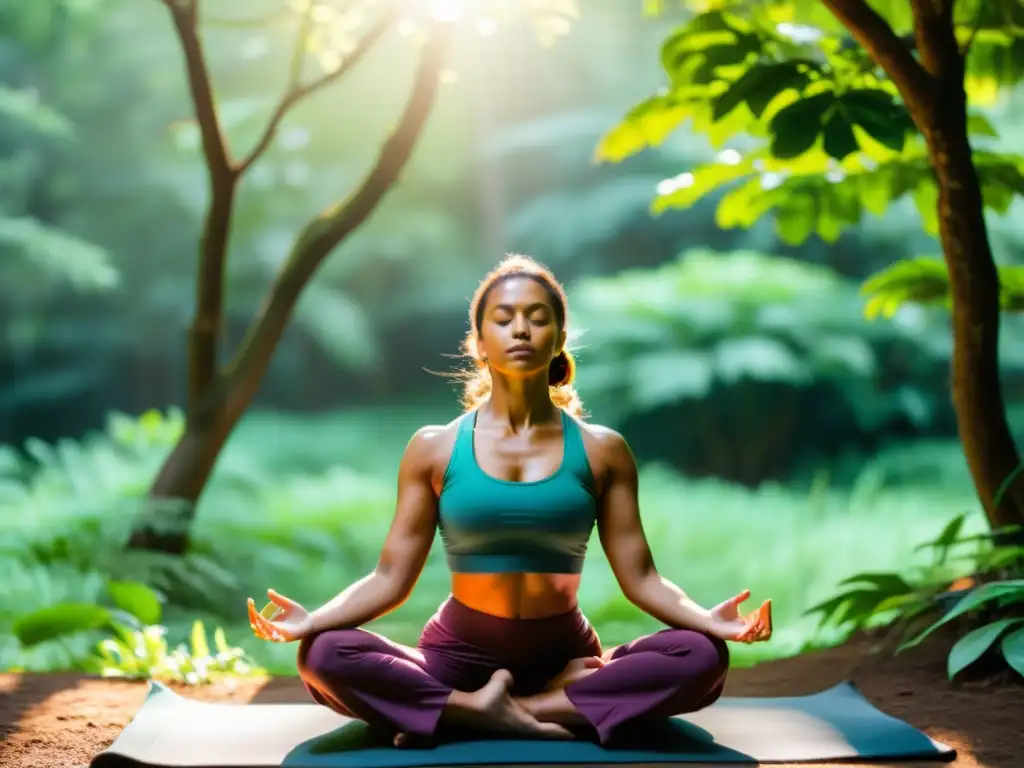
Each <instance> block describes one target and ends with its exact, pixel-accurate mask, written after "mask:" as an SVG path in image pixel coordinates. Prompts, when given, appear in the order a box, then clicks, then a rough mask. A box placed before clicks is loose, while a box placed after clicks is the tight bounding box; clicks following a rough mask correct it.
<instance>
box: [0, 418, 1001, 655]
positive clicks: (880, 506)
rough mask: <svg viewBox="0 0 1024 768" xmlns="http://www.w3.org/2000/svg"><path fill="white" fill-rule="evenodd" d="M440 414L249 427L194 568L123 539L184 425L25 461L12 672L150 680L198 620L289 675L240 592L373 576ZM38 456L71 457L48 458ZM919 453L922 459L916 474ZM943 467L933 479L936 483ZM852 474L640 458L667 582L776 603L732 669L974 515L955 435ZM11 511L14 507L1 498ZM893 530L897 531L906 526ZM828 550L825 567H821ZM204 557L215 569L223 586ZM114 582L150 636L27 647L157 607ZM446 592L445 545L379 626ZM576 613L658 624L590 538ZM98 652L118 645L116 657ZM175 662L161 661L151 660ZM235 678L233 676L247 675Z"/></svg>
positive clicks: (121, 434)
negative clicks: (709, 473) (742, 473)
mask: <svg viewBox="0 0 1024 768" xmlns="http://www.w3.org/2000/svg"><path fill="white" fill-rule="evenodd" d="M445 410H448V409H446V408H440V407H438V410H437V412H431V411H429V410H428V409H421V410H419V411H414V410H413V409H409V410H408V411H407V412H406V411H403V410H398V409H396V410H394V411H392V410H387V411H381V410H369V411H352V412H341V413H335V414H320V415H318V416H317V417H316V418H314V419H306V418H300V417H294V418H289V417H285V416H282V415H281V414H273V413H253V414H250V415H249V416H247V418H246V420H244V421H243V423H242V424H241V425H240V427H239V430H238V432H237V433H236V434H235V435H234V436H233V438H232V441H231V442H230V443H229V445H228V447H227V448H226V449H225V451H224V454H223V455H222V457H221V461H220V462H219V463H218V468H217V471H216V473H215V475H214V478H213V480H212V482H211V483H210V485H209V487H208V489H207V494H208V496H207V499H208V507H207V514H206V515H205V516H204V517H203V518H201V519H200V521H199V524H198V525H197V529H196V539H195V550H196V551H195V552H193V553H192V554H190V555H189V558H187V559H186V560H185V564H184V566H183V567H182V571H184V573H179V572H178V571H171V570H170V569H168V568H167V567H166V566H165V564H164V562H163V561H162V560H160V559H156V560H151V559H149V558H148V557H141V556H136V555H135V554H134V553H131V552H128V553H125V552H123V550H122V544H123V538H122V537H123V535H124V531H125V530H126V529H127V527H128V526H129V525H130V523H131V518H132V515H133V514H134V513H135V508H134V507H133V506H132V505H131V504H128V505H127V508H125V503H124V500H123V496H124V495H125V494H131V492H132V490H131V489H132V488H133V487H134V479H135V478H137V477H144V476H145V475H146V474H147V473H148V472H149V471H151V465H152V463H153V462H155V461H159V458H160V456H161V455H162V453H163V451H164V450H166V449H167V444H168V443H170V442H171V441H172V439H173V435H174V430H175V429H177V421H176V418H175V417H167V416H164V417H163V418H157V417H156V416H154V415H152V414H148V415H146V416H145V417H144V418H141V419H129V418H127V417H125V416H119V417H116V418H112V419H111V420H110V423H109V426H108V429H107V430H106V431H105V432H104V433H102V434H98V435H94V436H92V437H91V438H90V439H88V440H86V441H83V442H80V443H71V442H66V443H61V444H60V447H59V448H58V447H57V446H45V448H44V447H42V446H41V445H36V446H35V447H34V448H33V452H34V454H36V455H38V456H40V457H43V458H42V459H41V460H40V459H33V460H31V461H25V460H19V461H17V462H16V463H14V464H13V465H12V468H11V469H10V471H9V472H8V473H7V474H6V475H5V481H4V483H3V484H2V485H3V493H4V495H3V497H2V498H3V501H2V502H0V523H2V530H0V545H2V546H0V579H2V580H3V583H4V585H5V590H4V595H3V597H2V598H0V659H2V660H3V665H4V666H5V668H20V669H26V670H33V671H42V670H52V669H73V668H79V669H80V668H83V667H88V666H89V665H90V664H93V663H96V664H99V663H100V661H102V654H101V656H100V657H99V658H100V661H96V658H97V657H96V653H97V649H99V648H100V647H101V646H100V645H99V644H100V643H101V642H102V641H103V640H108V639H113V640H114V641H119V642H121V643H122V644H127V645H126V646H122V653H127V652H126V651H125V648H126V647H127V648H132V649H134V648H135V647H143V648H145V647H150V648H157V649H158V651H159V648H160V647H161V646H160V645H159V641H160V640H162V641H163V642H165V643H166V647H167V651H166V653H164V652H163V651H159V652H157V651H146V652H145V653H148V654H150V656H149V657H150V658H151V660H152V663H151V662H146V666H147V668H148V669H150V670H151V671H150V673H151V674H157V673H156V672H153V670H154V669H164V667H168V668H169V667H170V666H171V665H172V661H171V658H177V657H175V654H174V651H173V650H172V649H175V648H177V647H178V646H179V645H181V644H185V645H186V646H187V647H188V649H189V653H190V654H191V656H192V657H193V658H201V657H203V656H204V655H205V654H203V653H202V652H201V648H200V650H198V651H197V650H196V649H195V647H193V646H194V643H193V639H192V631H193V628H194V625H195V622H196V620H197V619H199V620H200V621H202V623H203V624H204V626H207V627H213V626H221V627H224V629H225V631H226V634H227V636H228V637H230V638H231V639H232V641H233V644H237V646H238V648H239V649H241V651H242V652H244V653H245V655H246V659H247V660H246V661H245V663H247V664H249V663H251V665H252V666H253V667H254V668H255V667H259V668H260V669H265V670H268V671H269V672H271V673H273V674H294V673H295V648H294V646H291V645H282V644H273V643H266V642H263V641H260V640H258V639H257V638H255V637H253V636H252V633H251V632H250V630H249V626H248V619H247V617H246V613H245V598H246V597H247V596H252V597H255V598H256V599H257V602H259V601H260V598H261V596H262V595H263V594H264V591H265V590H266V589H267V588H268V587H273V588H275V589H277V590H279V591H280V592H282V593H284V594H286V595H288V596H290V597H293V598H295V599H298V600H300V601H301V602H303V603H304V604H306V605H310V606H316V605H319V604H321V603H323V602H324V601H326V600H328V599H330V598H331V597H333V596H334V595H335V594H337V593H338V592H339V591H341V590H342V589H344V588H345V587H346V586H348V585H349V584H351V583H352V582H353V581H355V580H356V579H358V578H360V577H362V576H364V575H365V574H366V573H367V572H369V570H370V569H372V568H373V565H374V563H375V561H376V557H377V554H378V552H379V549H380V546H381V544H382V542H383V541H384V537H385V535H386V532H387V528H388V525H389V524H390V522H391V516H392V513H393V509H394V474H395V472H396V471H397V468H398V461H399V457H400V455H401V451H402V447H403V446H404V444H405V442H406V441H407V440H408V436H409V434H411V432H412V431H413V430H414V429H415V428H416V426H418V425H421V424H423V423H428V422H437V421H440V420H441V418H440V417H442V416H443V414H442V413H441V412H442V411H445ZM46 448H49V449H50V451H51V452H52V453H53V454H60V455H63V456H65V457H75V458H71V459H65V460H64V461H62V462H58V461H57V459H56V458H53V457H50V458H49V459H47V458H46V457H47V455H48V454H47V453H46V450H45V449H46ZM4 455H5V456H8V457H10V456H11V455H12V454H11V453H9V452H8V453H5V454H4ZM915 459H916V460H918V461H920V462H921V467H919V468H916V469H915V467H914V466H913V460H915ZM352 467H355V468H357V469H353V468H352ZM937 467H940V468H941V482H937V481H936V479H935V477H934V474H935V472H936V471H937V470H936V468H937ZM15 468H17V471H15ZM859 471H860V474H859V475H858V476H857V478H856V481H855V482H854V483H852V484H850V485H842V486H841V485H838V484H835V485H830V484H829V482H828V480H827V478H824V477H817V478H815V480H814V482H813V483H812V484H811V485H810V486H808V484H806V483H800V484H793V485H777V484H771V483H768V484H764V485H763V486H761V487H760V488H759V489H757V490H751V489H746V488H742V487H737V486H735V485H732V484H729V483H724V482H722V481H719V480H693V479H686V478H683V477H681V476H680V475H678V474H677V473H675V472H673V471H671V470H670V469H667V468H666V467H663V466H657V465H652V464H649V463H646V462H645V463H644V465H643V466H642V470H641V476H642V479H641V508H642V510H643V515H644V526H645V529H646V530H647V532H648V535H649V537H650V539H651V543H652V547H653V549H654V555H655V558H656V560H657V562H658V564H659V568H660V570H661V571H662V572H663V573H664V574H665V575H666V577H667V578H670V579H672V580H673V581H676V582H677V583H679V584H681V585H683V586H684V587H685V588H686V589H687V592H688V593H690V594H691V595H693V596H694V598H695V599H697V600H699V601H701V602H703V603H712V602H713V601H718V600H722V599H724V598H725V597H728V596H729V595H730V594H733V593H734V592H735V591H737V590H738V589H742V588H743V587H744V586H750V587H751V589H753V591H754V599H755V600H757V599H761V598H765V597H772V598H774V599H775V603H776V617H775V618H776V635H775V637H774V638H773V640H772V642H771V643H769V644H766V645H757V646H750V647H741V648H737V649H736V651H735V654H734V658H735V663H736V664H738V665H749V664H752V663H755V662H756V661H758V660H760V659H763V658H769V657H778V656H786V655H792V654H795V653H798V652H799V651H800V649H801V648H803V647H805V646H806V645H807V644H808V642H810V641H813V642H814V643H815V644H818V645H821V644H826V645H827V644H829V643H832V642H837V641H839V640H841V639H842V637H843V636H844V635H843V634H842V633H841V632H838V631H836V630H835V629H833V628H830V627H826V628H823V629H821V630H819V629H817V627H816V622H813V621H811V620H809V619H805V618H801V612H802V611H803V610H804V609H805V608H806V607H807V606H810V605H813V604H814V603H816V602H819V601H821V600H822V599H824V597H826V596H827V595H826V592H825V591H826V590H827V589H828V587H829V585H830V584H833V583H835V582H836V581H839V580H841V579H842V578H844V577H846V576H848V575H850V574H852V573H856V572H857V571H859V570H863V569H864V568H865V567H872V568H874V569H876V570H877V571H880V572H881V571H885V570H887V569H902V568H904V567H907V566H908V564H911V565H912V564H913V562H914V560H915V559H917V558H918V557H919V554H917V553H912V554H911V557H910V558H909V559H908V556H907V553H908V552H910V551H911V549H912V546H913V542H914V541H916V540H920V539H923V538H926V537H932V536H934V535H935V534H936V533H937V531H936V530H935V528H936V519H946V517H947V516H951V515H952V514H953V513H954V512H955V511H958V510H960V509H963V508H965V507H966V506H968V505H970V504H972V499H973V494H972V491H971V485H970V479H969V477H968V475H967V472H966V469H965V468H964V467H963V459H962V456H961V455H960V453H959V450H958V448H957V446H956V444H955V442H953V441H950V442H948V443H944V444H942V445H939V446H936V447H935V448H934V449H933V450H930V451H926V450H924V449H923V448H917V449H915V451H914V452H913V455H912V456H907V455H903V454H891V455H890V454H889V453H886V452H881V453H879V454H878V455H876V456H875V457H874V460H873V463H872V464H871V465H870V466H869V467H867V468H862V469H860V470H859ZM918 471H920V472H921V473H922V474H921V475H920V476H919V475H918V474H917V473H918ZM808 488H809V490H808ZM19 489H20V490H19ZM16 498H21V499H22V501H21V502H19V503H17V504H9V503H8V502H9V500H14V499H16ZM681 499H684V500H685V504H684V505H683V506H682V507H681V506H680V500H681ZM712 511H713V514H712ZM709 515H710V516H709ZM894 520H898V521H900V523H899V525H898V526H896V527H895V528H894V526H893V521H894ZM983 528H984V519H983V518H982V517H981V516H980V515H977V514H976V515H974V516H972V517H971V518H970V519H969V520H968V522H967V523H966V524H965V529H970V530H972V531H973V530H981V529H983ZM882 531H884V532H886V534H885V535H884V536H882V535H881V534H880V532H882ZM767 538H771V539H772V540H773V541H775V542H777V543H776V545H775V546H774V547H773V549H772V552H771V554H770V556H768V557H766V558H749V557H746V556H745V555H743V554H742V553H745V552H749V551H752V550H753V549H755V548H756V547H757V546H758V545H759V544H760V543H761V542H763V541H764V540H766V539H767ZM822 551H828V552H829V553H830V554H829V557H828V558H826V559H825V560H823V559H822V556H821V553H822ZM108 553H110V554H108ZM114 554H118V555H128V556H129V558H128V559H127V560H122V559H120V557H114V556H113V555H114ZM196 562H206V563H208V564H209V565H210V567H211V568H213V567H215V568H217V569H218V572H219V573H221V575H222V576H224V577H227V579H228V582H222V581H221V580H219V579H218V578H216V577H215V576H214V575H212V574H208V573H206V572H204V571H203V570H201V569H200V568H199V567H197V566H195V565H194V563H196ZM186 577H187V578H188V579H189V580H190V581H189V582H186V581H185V579H186ZM120 581H135V582H140V583H144V584H146V585H147V586H148V587H149V589H150V590H152V591H153V592H155V593H158V594H160V595H162V596H163V598H165V602H164V603H163V605H162V608H163V613H162V615H161V617H160V620H159V622H158V623H157V624H147V623H143V622H138V625H136V624H134V623H131V622H130V621H129V620H128V619H126V618H124V617H122V623H123V624H124V625H125V626H126V627H128V629H129V631H128V634H127V635H125V634H122V633H114V634H113V635H111V633H110V631H109V630H105V629H97V630H92V631H79V632H73V633H71V634H64V635H61V636H60V637H56V638H54V639H51V640H45V641H41V642H39V643H37V644H36V645H33V646H31V647H25V646H23V645H22V644H21V642H20V641H19V640H17V638H16V636H15V634H14V623H15V621H16V620H17V619H18V618H20V617H23V616H25V615H26V614H29V613H32V612H35V611H39V610H41V609H45V608H47V607H50V606H53V605H57V604H62V603H64V604H66V603H74V604H86V605H92V606H102V607H103V608H105V609H107V610H110V611H113V610H119V607H118V604H117V603H115V602H114V600H113V594H118V595H119V599H120V600H121V601H122V603H121V604H122V605H129V604H130V605H133V606H134V608H131V609H130V610H133V611H136V612H138V613H142V614H145V612H146V611H147V610H148V609H147V608H146V607H145V606H146V604H147V603H149V604H150V606H152V603H151V601H149V600H147V599H146V598H137V597H136V596H137V595H142V594H143V592H142V590H141V589H139V588H136V587H124V588H122V587H115V588H114V591H113V592H111V590H110V584H111V582H120ZM449 587H450V584H449V574H448V571H447V567H446V564H445V561H444V558H443V553H442V551H441V548H440V546H439V544H438V543H437V542H435V546H434V547H433V549H432V551H431V554H430V557H429V558H428V561H427V564H426V567H425V568H424V571H423V573H422V575H421V577H420V581H419V583H418V585H417V587H416V589H415V590H414V592H413V594H412V595H411V597H410V599H409V600H408V601H407V602H406V603H405V605H403V606H402V608H400V609H399V610H398V611H396V612H394V613H392V614H389V615H387V616H385V617H383V618H382V619H380V620H379V621H377V622H375V623H374V624H373V625H371V627H370V628H371V629H373V630H374V631H379V632H382V633H384V634H386V635H388V636H389V637H392V638H393V639H395V640H396V641H399V642H405V643H415V641H416V638H417V637H418V635H419V632H420V630H421V628H422V626H423V623H424V622H425V621H426V620H427V619H428V618H429V617H430V615H431V614H432V613H433V612H434V611H435V610H436V608H437V605H438V603H439V602H440V601H441V600H443V598H444V595H446V594H447V593H448V590H449ZM581 602H582V605H583V607H584V610H586V611H587V613H588V615H589V616H590V617H591V619H592V620H593V621H594V622H595V624H596V626H597V627H598V629H599V631H600V632H601V636H602V640H603V641H604V642H605V643H607V644H609V645H612V644H616V643H620V642H625V641H628V640H629V639H632V638H634V637H636V636H638V635H640V634H643V633H645V632H650V631H653V630H656V629H657V628H658V624H657V622H656V621H654V620H653V619H651V618H650V617H646V616H644V615H643V614H641V613H640V612H639V611H638V610H637V609H636V608H635V607H634V606H632V605H631V604H630V603H629V602H628V601H627V600H626V599H625V598H624V597H623V596H622V594H621V590H620V589H618V587H617V585H616V582H615V578H614V575H613V573H612V572H611V569H610V567H609V566H608V563H607V559H606V558H605V557H604V555H603V553H602V551H601V547H600V543H599V542H598V541H597V538H596V536H595V540H594V542H593V543H592V546H591V556H590V557H589V558H588V562H587V566H586V573H585V575H584V579H583V586H582V591H581ZM149 618H152V617H151V616H149ZM153 626H163V627H166V630H165V631H164V630H159V629H151V627H153ZM144 631H145V633H144V634H143V635H139V634H136V633H138V632H144ZM140 643H141V644H142V645H141V646H140V645H139V644H140ZM147 643H149V644H155V645H150V646H147ZM103 647H106V648H108V649H111V644H110V643H107V644H106V645H105V646H103ZM221 652H222V651H221ZM110 653H111V654H114V653H115V652H114V651H113V650H112V649H111V650H110ZM216 653H217V652H216V651H215V652H214V655H216ZM236 653H237V652H236ZM164 655H165V656H166V658H165V661H164V662H161V663H157V660H159V659H160V658H164ZM123 661H124V665H126V666H124V670H123V671H124V673H125V674H143V673H142V672H139V671H137V670H136V671H132V670H133V667H132V665H133V664H135V662H133V661H132V662H130V661H129V660H128V656H124V658H123ZM182 664H184V662H182ZM185 666H186V667H187V665H185ZM207 666H208V665H207ZM89 668H92V669H96V670H98V669H99V668H100V667H98V666H97V667H89ZM242 669H243V670H244V669H245V668H244V667H243V668H242ZM235 671H236V672H238V673H239V674H240V672H239V670H238V668H237V667H236V668H235ZM159 674H163V672H159ZM168 674H170V673H169V672H168Z"/></svg>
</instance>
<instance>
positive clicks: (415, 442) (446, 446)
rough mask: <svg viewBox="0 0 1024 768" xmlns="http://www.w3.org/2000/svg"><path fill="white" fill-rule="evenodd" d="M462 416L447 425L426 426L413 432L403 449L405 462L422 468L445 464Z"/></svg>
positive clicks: (449, 455) (453, 445)
mask: <svg viewBox="0 0 1024 768" xmlns="http://www.w3.org/2000/svg"><path fill="white" fill-rule="evenodd" d="M464 416H465V414H462V415H460V416H458V417H456V418H454V419H452V420H451V421H449V422H448V423H447V424H426V425H424V426H422V427H420V428H419V429H417V430H416V431H415V432H413V434H412V437H411V438H409V443H408V445H407V446H406V448H405V458H406V460H407V461H409V462H410V463H415V464H417V465H419V466H421V467H423V468H427V467H436V466H438V465H439V464H447V462H448V459H449V458H450V457H451V454H452V450H453V449H454V448H455V439H456V437H457V436H458V433H459V424H461V423H462V419H463V418H464Z"/></svg>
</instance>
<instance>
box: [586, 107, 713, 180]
mask: <svg viewBox="0 0 1024 768" xmlns="http://www.w3.org/2000/svg"><path fill="white" fill-rule="evenodd" d="M694 109H695V105H694V104H693V103H687V102H685V101H682V100H680V99H679V98H678V97H677V96H675V95H673V94H659V95H657V96H652V97H651V98H649V99H646V100H644V101H642V102H641V103H640V104H638V105H637V106H635V107H633V109H632V110H630V111H629V113H628V114H627V115H626V116H625V117H624V118H623V120H622V122H621V123H619V124H618V125H617V126H615V127H614V128H612V129H611V130H610V131H609V132H608V133H607V134H605V136H604V137H603V138H602V139H601V141H600V142H599V143H598V145H597V149H596V150H595V153H594V154H595V158H596V159H597V160H598V161H602V162H609V163H618V162H621V161H622V160H625V159H626V158H627V157H630V156H632V155H635V154H637V153H638V152H642V151H643V150H645V149H649V148H651V147H657V146H659V145H660V144H661V143H662V142H664V141H665V139H667V138H668V137H669V135H670V134H671V133H672V132H673V131H675V130H676V128H678V127H679V126H680V125H682V123H683V122H685V121H686V120H687V119H688V118H689V117H691V116H692V115H693V114H694Z"/></svg>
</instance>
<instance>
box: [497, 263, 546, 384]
mask: <svg viewBox="0 0 1024 768" xmlns="http://www.w3.org/2000/svg"><path fill="white" fill-rule="evenodd" d="M479 331H480V338H479V339H478V352H479V354H480V355H481V357H483V358H485V359H486V360H487V362H488V363H489V364H490V366H491V368H492V369H493V370H495V371H498V372H499V373H503V374H505V375H507V376H520V377H523V376H530V375H533V374H538V373H540V372H543V373H544V375H547V370H548V367H549V366H550V365H551V360H552V359H553V358H554V357H555V355H557V354H558V353H559V352H560V351H561V350H562V346H563V345H564V344H565V331H564V330H562V329H561V328H559V327H558V317H557V315H556V314H555V308H554V304H552V301H551V294H549V293H548V291H547V289H546V288H545V287H544V286H543V285H541V284H540V283H539V282H537V281H536V280H533V279H531V278H528V277H510V278H507V279H505V280H503V281H502V282H500V283H498V284H497V285H495V286H494V287H493V288H491V291H490V293H489V294H488V296H487V304H486V305H485V306H484V311H483V316H482V318H481V321H480V328H479Z"/></svg>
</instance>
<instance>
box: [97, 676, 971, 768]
mask: <svg viewBox="0 0 1024 768" xmlns="http://www.w3.org/2000/svg"><path fill="white" fill-rule="evenodd" d="M954 756H955V752H954V750H952V749H951V748H949V747H948V746H946V745H944V744H940V743H939V742H936V741H933V740H932V739H930V738H929V737H928V736H926V735H925V734H924V733H922V732H921V731H919V730H917V729H916V728H913V727H911V726H910V725H908V724H907V723H905V722H903V721H902V720H898V719H896V718H895V717H891V716H889V715H887V714H885V713H884V712H881V711H879V710H878V709H876V708H875V707H874V706H873V705H872V704H871V702H869V701H868V700H867V699H865V698H864V697H863V696H862V695H861V694H860V693H859V692H858V691H857V689H856V688H854V686H853V685H852V684H850V683H840V684H838V685H836V686H834V687H832V688H829V689H827V690H824V691H821V692H820V693H816V694H813V695H810V696H798V697H777V698H747V697H723V698H721V699H719V700H718V701H717V702H716V703H715V704H713V705H712V706H710V707H708V708H707V709H704V710H702V711H701V712H696V713H693V714H690V715H686V716H682V717H675V718H672V719H671V720H666V721H664V722H663V723H660V724H657V725H655V726H651V727H647V726H645V727H644V730H643V732H642V733H640V732H637V733H635V734H631V735H630V736H628V737H626V738H624V739H622V741H621V743H617V744H614V745H609V746H608V747H601V746H599V745H597V744H595V743H592V742H589V741H582V740H581V741H533V740H509V739H487V740H466V741H457V742H451V743H444V744H441V745H438V746H436V747H433V748H430V749H396V748H394V747H392V746H390V745H389V744H386V743H382V742H380V741H376V742H375V741H374V740H373V736H371V733H370V731H369V729H368V728H366V726H365V725H363V724H362V723H360V722H358V721H353V720H349V719H347V718H344V717H342V716H341V715H338V714H336V713H334V712H332V711H331V710H329V709H327V708H326V707H322V706H320V705H317V704H211V703H207V702H200V701H194V700H192V699H188V698H185V697H183V696H179V695H178V694H176V693H174V692H173V691H171V690H169V689H167V688H165V687H163V686H162V685H159V684H155V683H153V684H151V686H150V692H149V695H148V696H147V698H146V701H145V703H144V704H143V706H142V708H141V709H140V710H139V712H138V714H137V715H136V716H135V718H134V719H133V720H132V721H131V722H130V723H129V724H128V726H127V727H126V728H125V729H124V731H123V732H122V733H121V735H120V736H119V737H118V738H117V740H116V741H115V742H114V743H113V744H112V745H111V746H110V748H109V749H108V750H107V751H105V752H103V753H101V754H100V755H97V756H96V757H95V758H94V759H93V761H92V768H113V766H119V767H120V766H126V765H131V766H175V768H198V767H199V766H202V767H203V768H221V767H222V766H224V767H226V766H235V767H237V766H247V767H249V768H263V767H264V766H288V767H289V768H410V767H411V766H484V765H538V764H543V765H560V764H561V765H566V764H580V763H586V764H590V765H595V764H617V765H623V764H637V763H648V764H650V763H695V762H720V763H758V762H761V763H782V762H799V761H804V762H811V761H826V760H842V759H853V758H857V759H859V760H861V761H872V760H884V759H910V758H918V759H921V758H932V759H937V760H950V759H952V758H953V757H954Z"/></svg>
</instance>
